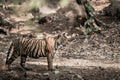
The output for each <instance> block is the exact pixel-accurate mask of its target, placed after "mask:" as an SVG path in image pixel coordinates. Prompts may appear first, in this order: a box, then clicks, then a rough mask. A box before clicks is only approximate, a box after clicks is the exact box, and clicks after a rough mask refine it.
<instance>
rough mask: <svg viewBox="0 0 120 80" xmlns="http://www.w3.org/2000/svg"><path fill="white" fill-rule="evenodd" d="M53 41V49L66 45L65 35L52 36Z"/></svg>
mask: <svg viewBox="0 0 120 80" xmlns="http://www.w3.org/2000/svg"><path fill="white" fill-rule="evenodd" d="M54 39H55V49H57V48H58V47H63V46H66V45H67V44H68V39H67V36H66V34H65V33H62V34H57V35H55V36H54Z"/></svg>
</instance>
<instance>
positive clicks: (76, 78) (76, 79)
mask: <svg viewBox="0 0 120 80" xmlns="http://www.w3.org/2000/svg"><path fill="white" fill-rule="evenodd" d="M73 78H74V79H75V80H84V79H83V78H82V76H81V75H79V74H75V75H74V77H73Z"/></svg>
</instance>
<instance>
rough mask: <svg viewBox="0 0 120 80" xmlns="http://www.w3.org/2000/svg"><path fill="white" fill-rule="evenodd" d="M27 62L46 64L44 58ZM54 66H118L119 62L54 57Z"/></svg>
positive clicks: (119, 65)
mask: <svg viewBox="0 0 120 80" xmlns="http://www.w3.org/2000/svg"><path fill="white" fill-rule="evenodd" d="M27 63H28V64H32V65H47V61H46V59H45V60H37V61H27ZM54 66H65V67H71V68H77V69H78V68H90V67H102V68H120V63H111V62H109V63H108V62H102V61H92V60H84V59H66V58H59V59H58V58H57V59H54Z"/></svg>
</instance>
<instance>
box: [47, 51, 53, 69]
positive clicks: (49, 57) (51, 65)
mask: <svg viewBox="0 0 120 80" xmlns="http://www.w3.org/2000/svg"><path fill="white" fill-rule="evenodd" d="M47 62H48V70H50V71H53V70H54V68H53V55H52V54H50V53H49V54H48V55H47Z"/></svg>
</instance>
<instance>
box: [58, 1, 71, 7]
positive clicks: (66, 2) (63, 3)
mask: <svg viewBox="0 0 120 80" xmlns="http://www.w3.org/2000/svg"><path fill="white" fill-rule="evenodd" d="M69 2H70V0H60V6H61V7H65V6H67V5H68V4H69Z"/></svg>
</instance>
